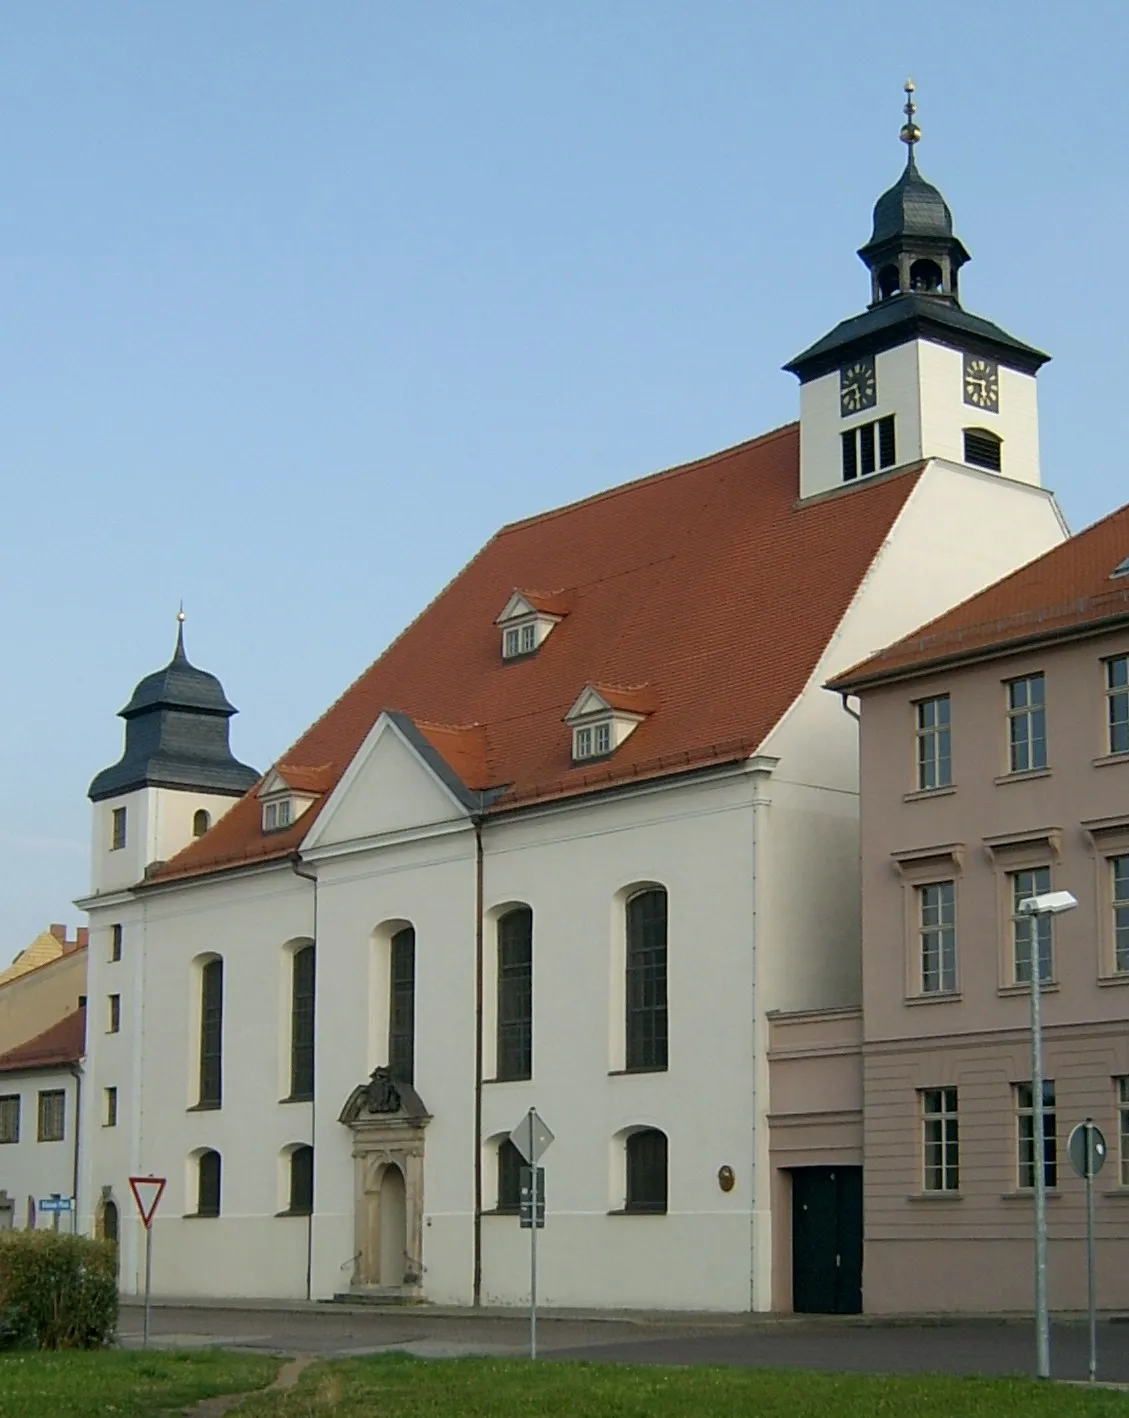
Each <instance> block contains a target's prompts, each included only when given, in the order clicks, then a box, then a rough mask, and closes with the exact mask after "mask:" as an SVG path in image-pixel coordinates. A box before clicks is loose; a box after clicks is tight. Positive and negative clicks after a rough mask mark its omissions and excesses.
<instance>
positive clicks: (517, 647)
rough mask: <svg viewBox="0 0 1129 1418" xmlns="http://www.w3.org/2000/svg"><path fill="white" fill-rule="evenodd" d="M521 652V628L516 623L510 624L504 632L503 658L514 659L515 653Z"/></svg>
mask: <svg viewBox="0 0 1129 1418" xmlns="http://www.w3.org/2000/svg"><path fill="white" fill-rule="evenodd" d="M520 654H521V628H520V627H519V626H516V625H508V626H506V628H505V630H504V631H503V632H502V658H503V659H505V660H512V659H513V658H514V657H515V655H520Z"/></svg>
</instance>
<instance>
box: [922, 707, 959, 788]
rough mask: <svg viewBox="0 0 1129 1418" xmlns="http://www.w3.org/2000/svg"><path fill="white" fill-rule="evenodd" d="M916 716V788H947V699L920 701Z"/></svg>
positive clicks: (949, 755) (949, 750)
mask: <svg viewBox="0 0 1129 1418" xmlns="http://www.w3.org/2000/svg"><path fill="white" fill-rule="evenodd" d="M914 708H915V710H916V715H917V786H918V789H919V791H925V790H926V789H929V788H947V787H949V786H950V785H951V783H952V781H953V759H952V739H951V734H950V725H949V696H948V695H947V694H939V695H938V696H937V697H936V698H935V699H922V700H920V701H919V702H918V703H917V704H916V705H915V706H914Z"/></svg>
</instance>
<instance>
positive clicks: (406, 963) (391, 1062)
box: [388, 926, 416, 1083]
mask: <svg viewBox="0 0 1129 1418" xmlns="http://www.w3.org/2000/svg"><path fill="white" fill-rule="evenodd" d="M390 957H391V958H390V961H389V972H388V974H389V1001H388V1068H389V1070H390V1071H391V1074H392V1077H393V1078H398V1079H399V1080H400V1082H401V1083H414V1082H415V1053H416V933H415V930H414V929H413V928H412V927H411V926H405V927H404V929H403V930H402V931H397V932H396V934H395V935H394V936H393V937H392V944H391V951H390Z"/></svg>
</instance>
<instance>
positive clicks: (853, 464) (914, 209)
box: [784, 81, 1048, 497]
mask: <svg viewBox="0 0 1129 1418" xmlns="http://www.w3.org/2000/svg"><path fill="white" fill-rule="evenodd" d="M905 92H906V103H905V116H906V121H905V123H904V124H903V125H902V129H901V134H900V136H901V139H902V141H903V142H904V143H905V144H906V149H907V153H906V165H905V169H904V171H903V172H902V175H901V176H900V177H899V178H898V180H897V182H895V183H894V185H893V186H892V187H891V188H890V189H889V190H888V191H886V192H883V194H882V195H881V197H879V199H878V201H877V202H876V203H875V205H874V218H873V225H872V229H871V234H870V240H869V241H868V242H867V243H866V245H865V246H863V247H862V248H861V249H860V250H859V253H858V254H859V257H860V259H861V260H862V262H863V263H864V265H865V266H866V267H867V269H868V270H869V272H870V304H869V305H868V307H867V309H866V310H865V311H864V312H863V313H862V314H861V315H855V316H852V317H851V318H850V319H848V320H844V321H842V322H841V323H840V324H838V325H836V326H835V328H834V329H833V330H832V331H831V332H830V333H829V334H827V335H825V336H824V337H823V339H821V340H817V341H816V343H815V344H814V345H811V346H810V347H809V348H808V349H806V350H804V352H803V353H802V354H799V355H797V356H796V357H795V359H793V360H791V361H790V362H789V363H788V364H786V365H785V366H784V367H785V369H787V370H789V371H791V373H793V374H795V375H796V376H797V377H798V378H799V380H800V386H801V387H800V496H801V497H811V496H814V495H815V494H818V493H824V492H829V491H831V490H832V489H835V488H840V487H843V486H844V485H845V484H852V483H857V482H859V481H860V480H862V479H865V478H868V477H871V476H873V475H875V474H879V473H884V472H888V471H890V470H892V469H894V468H903V467H907V466H910V465H912V464H916V463H921V462H924V461H925V460H927V459H932V458H936V459H943V460H945V461H946V462H950V463H958V464H964V465H965V466H966V467H969V468H975V469H977V470H978V471H981V472H986V473H992V474H996V475H997V476H1001V477H1005V478H1010V479H1014V480H1015V481H1018V482H1025V483H1030V484H1033V485H1034V486H1036V487H1038V486H1040V473H1039V429H1038V408H1037V402H1036V394H1035V376H1036V374H1037V372H1038V370H1039V369H1040V367H1041V366H1042V365H1043V364H1045V363H1046V361H1047V359H1048V356H1047V355H1045V354H1043V353H1042V352H1041V351H1040V350H1037V349H1035V348H1034V347H1033V346H1032V345H1028V344H1024V342H1023V341H1022V340H1017V339H1016V338H1015V337H1014V336H1013V335H1009V334H1008V333H1007V331H1006V330H1002V329H1001V328H1000V327H999V326H998V325H994V324H992V322H991V321H989V320H985V319H983V318H982V317H981V316H979V315H973V314H971V313H970V312H969V311H967V310H965V309H964V308H963V306H962V304H961V299H960V272H961V268H962V267H963V266H964V265H965V264H966V263H967V262H968V260H969V259H970V258H969V254H968V251H967V250H966V249H965V247H964V244H963V243H962V242H961V240H960V238H959V237H958V236H957V235H956V233H955V231H954V229H953V214H952V212H951V211H950V209H949V205H948V203H947V202H946V201H945V199H944V197H943V196H942V195H941V193H940V192H939V191H938V190H937V188H936V187H934V186H933V184H932V183H930V182H927V181H926V180H925V178H924V177H923V176H922V175H921V172H920V171H919V169H918V166H917V145H918V143H919V142H920V140H921V129H920V128H919V127H918V126H917V121H916V120H917V106H916V104H915V102H914V86H913V83H912V81H907V82H906V86H905Z"/></svg>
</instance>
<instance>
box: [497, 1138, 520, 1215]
mask: <svg viewBox="0 0 1129 1418" xmlns="http://www.w3.org/2000/svg"><path fill="white" fill-rule="evenodd" d="M524 1165H525V1162H524V1159H523V1158H522V1155H521V1153H520V1152H519V1151H518V1150H517V1148H516V1147H515V1146H514V1145H513V1143H512V1142H511V1141H510V1140H509V1138H508V1137H507V1138H504V1139H503V1140H502V1141H501V1142H500V1143H499V1144H498V1203H497V1205H498V1210H499V1211H511V1212H514V1213H515V1214H516V1213H517V1212H518V1211H520V1210H521V1169H522V1167H523V1166H524Z"/></svg>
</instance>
